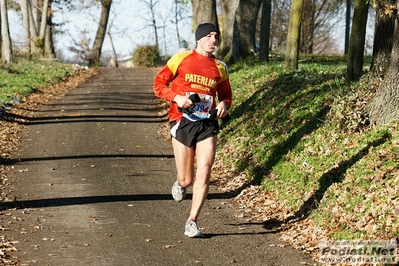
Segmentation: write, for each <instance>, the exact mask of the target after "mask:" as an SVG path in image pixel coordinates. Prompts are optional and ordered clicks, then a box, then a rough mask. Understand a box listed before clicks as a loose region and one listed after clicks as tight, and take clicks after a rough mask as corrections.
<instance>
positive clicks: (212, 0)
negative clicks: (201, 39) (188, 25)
mask: <svg viewBox="0 0 399 266" xmlns="http://www.w3.org/2000/svg"><path fill="white" fill-rule="evenodd" d="M191 3H192V6H193V23H194V26H197V25H198V24H200V23H205V22H208V23H212V24H213V25H215V26H216V27H217V28H219V23H218V18H217V14H216V0H192V1H191Z"/></svg>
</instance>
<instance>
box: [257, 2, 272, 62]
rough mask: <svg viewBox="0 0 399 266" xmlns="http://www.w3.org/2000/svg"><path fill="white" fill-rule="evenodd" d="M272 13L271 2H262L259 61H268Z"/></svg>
mask: <svg viewBox="0 0 399 266" xmlns="http://www.w3.org/2000/svg"><path fill="white" fill-rule="evenodd" d="M271 13H272V2H271V0H263V2H262V18H261V27H260V37H259V39H260V44H259V60H262V61H266V62H268V61H269V44H270V42H269V41H270V21H271Z"/></svg>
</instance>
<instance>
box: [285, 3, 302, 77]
mask: <svg viewBox="0 0 399 266" xmlns="http://www.w3.org/2000/svg"><path fill="white" fill-rule="evenodd" d="M303 1H304V0H293V1H292V4H291V9H290V22H289V25H288V35H287V49H286V53H285V68H287V69H289V70H297V69H298V57H299V36H300V31H301V22H302V10H303Z"/></svg>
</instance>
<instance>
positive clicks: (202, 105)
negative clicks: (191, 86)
mask: <svg viewBox="0 0 399 266" xmlns="http://www.w3.org/2000/svg"><path fill="white" fill-rule="evenodd" d="M194 93H195V92H187V93H186V95H187V96H190V95H191V94H194ZM197 94H198V96H199V98H200V100H201V101H200V102H198V103H194V104H193V105H192V106H190V108H189V111H190V114H186V113H183V116H184V117H185V118H187V119H189V120H190V121H193V122H195V121H199V120H203V119H208V118H209V117H210V114H209V111H210V110H211V108H212V104H213V96H211V95H206V94H201V93H197Z"/></svg>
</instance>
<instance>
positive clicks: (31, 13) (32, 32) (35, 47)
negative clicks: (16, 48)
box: [28, 0, 42, 54]
mask: <svg viewBox="0 0 399 266" xmlns="http://www.w3.org/2000/svg"><path fill="white" fill-rule="evenodd" d="M35 2H36V4H37V1H34V0H33V1H32V2H31V1H28V18H29V36H30V37H29V40H30V50H31V52H32V54H37V53H39V51H40V49H39V47H40V46H41V45H42V44H41V43H40V40H39V39H38V31H37V23H36V22H37V21H36V19H35V18H36V17H37V16H36V15H35V14H36V13H37V10H36V6H35Z"/></svg>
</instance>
